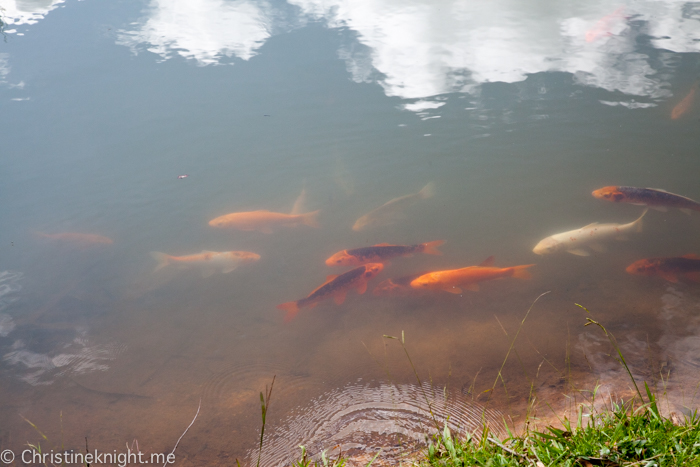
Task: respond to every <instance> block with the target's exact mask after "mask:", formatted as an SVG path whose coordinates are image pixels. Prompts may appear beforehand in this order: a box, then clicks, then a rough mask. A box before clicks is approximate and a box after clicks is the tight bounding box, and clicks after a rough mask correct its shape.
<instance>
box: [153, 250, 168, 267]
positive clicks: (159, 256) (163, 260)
mask: <svg viewBox="0 0 700 467" xmlns="http://www.w3.org/2000/svg"><path fill="white" fill-rule="evenodd" d="M151 257H152V258H153V259H154V260H156V261H158V266H156V268H155V269H154V270H153V272H156V271H159V270H161V269H163V268H164V267H165V266H167V265H168V264H170V255H166V254H165V253H161V252H160V251H152V252H151Z"/></svg>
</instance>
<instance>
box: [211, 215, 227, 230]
mask: <svg viewBox="0 0 700 467" xmlns="http://www.w3.org/2000/svg"><path fill="white" fill-rule="evenodd" d="M224 217H225V216H219V217H217V218H216V219H212V220H210V221H209V225H210V226H212V227H223V226H224V225H225V224H226V221H225V219H224Z"/></svg>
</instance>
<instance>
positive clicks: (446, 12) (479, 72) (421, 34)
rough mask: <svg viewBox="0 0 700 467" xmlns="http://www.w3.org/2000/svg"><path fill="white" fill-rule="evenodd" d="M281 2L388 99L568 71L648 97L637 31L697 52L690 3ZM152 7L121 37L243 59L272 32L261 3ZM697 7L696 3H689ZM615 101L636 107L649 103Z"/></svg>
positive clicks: (648, 69)
mask: <svg viewBox="0 0 700 467" xmlns="http://www.w3.org/2000/svg"><path fill="white" fill-rule="evenodd" d="M627 1H628V3H629V4H626V3H624V2H610V1H607V2H606V1H597V2H584V3H581V2H576V1H574V0H565V1H561V0H558V1H554V0H533V1H529V2H514V1H512V0H494V1H491V2H474V1H465V0H440V1H434V0H412V1H411V0H409V1H397V0H288V3H289V4H291V5H294V6H296V7H297V8H298V9H299V11H300V12H301V16H302V17H306V18H312V19H315V20H318V21H322V22H324V23H325V24H326V25H327V26H328V27H330V28H347V29H349V30H351V31H353V32H354V33H355V36H356V39H357V42H356V43H353V44H349V45H345V46H343V47H342V48H341V50H339V56H340V58H342V59H343V60H345V61H346V63H347V68H348V71H349V73H350V74H351V77H352V79H353V80H354V81H356V82H368V81H376V82H378V83H379V84H380V85H381V86H382V87H383V88H384V91H385V93H386V95H388V96H396V97H400V98H403V99H411V100H413V99H416V100H419V102H417V103H415V104H409V106H406V107H405V108H407V109H409V110H416V109H413V108H411V105H415V106H417V108H420V110H425V109H426V108H427V107H425V105H426V102H427V101H426V100H425V99H426V98H430V97H433V96H437V95H440V94H445V93H449V92H460V91H461V92H469V91H472V90H474V88H476V87H478V86H479V85H481V84H483V83H489V82H505V83H514V82H519V81H523V80H525V79H526V78H527V76H528V75H529V74H533V73H540V72H546V71H559V72H566V73H570V74H571V75H573V77H574V79H575V81H576V82H578V83H579V84H582V85H586V86H592V87H597V88H602V89H604V90H607V91H610V92H620V93H624V94H627V95H631V96H641V97H644V98H647V99H650V100H658V99H661V98H665V97H668V96H670V92H669V90H668V83H667V82H666V80H667V79H668V77H666V78H664V77H663V76H665V74H664V73H659V71H658V70H657V69H655V68H654V67H653V66H652V64H651V61H650V58H649V57H648V56H647V55H645V54H643V53H640V52H639V48H640V41H639V38H640V37H642V36H648V37H649V38H650V41H651V42H650V43H651V45H652V46H654V47H657V48H663V49H667V50H670V51H672V52H700V8H699V7H697V4H693V3H688V2H681V1H675V0H641V1H631V0H627ZM151 7H152V8H151V14H150V16H149V17H148V18H147V19H146V20H145V21H144V23H143V25H141V26H140V27H138V28H137V29H136V30H134V31H130V32H124V33H123V34H122V39H121V43H122V44H125V45H129V46H130V47H132V48H133V49H134V50H136V49H137V46H138V45H139V44H147V45H146V47H148V50H150V51H152V52H154V53H157V54H159V55H161V56H162V57H163V58H167V57H169V56H170V55H171V54H172V53H174V52H176V53H178V54H180V55H182V56H184V57H187V58H191V59H194V60H196V61H197V62H198V63H199V64H202V65H207V64H212V63H217V62H218V61H219V60H220V59H221V58H222V57H231V56H236V57H239V58H242V59H244V60H246V59H249V58H250V57H252V56H253V55H255V53H257V50H258V49H259V47H260V46H261V45H262V44H263V43H264V42H265V41H266V40H267V38H268V37H270V31H271V30H273V27H275V25H273V24H272V23H273V19H272V18H274V17H275V15H274V14H270V11H271V6H270V5H269V4H268V3H266V2H255V3H254V2H252V1H247V0H239V1H234V2H231V1H226V0H197V1H185V0H173V1H164V0H153V2H152V3H151ZM694 8H695V9H694ZM619 105H625V106H626V107H628V108H640V107H644V106H645V105H647V106H649V105H653V104H651V103H648V102H647V103H637V104H634V105H626V104H623V103H620V104H619Z"/></svg>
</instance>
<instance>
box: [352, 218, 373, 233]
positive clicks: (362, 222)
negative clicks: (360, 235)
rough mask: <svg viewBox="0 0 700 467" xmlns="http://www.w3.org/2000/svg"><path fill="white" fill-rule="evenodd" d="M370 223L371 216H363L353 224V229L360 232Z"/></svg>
mask: <svg viewBox="0 0 700 467" xmlns="http://www.w3.org/2000/svg"><path fill="white" fill-rule="evenodd" d="M368 224H369V218H368V217H367V216H362V217H360V218H359V219H357V220H356V221H355V224H354V225H353V226H352V230H354V231H355V232H359V231H360V230H362V229H364V228H365V227H367V225H368Z"/></svg>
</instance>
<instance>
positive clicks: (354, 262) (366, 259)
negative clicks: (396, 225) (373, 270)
mask: <svg viewBox="0 0 700 467" xmlns="http://www.w3.org/2000/svg"><path fill="white" fill-rule="evenodd" d="M443 243H445V241H444V240H436V241H434V242H427V243H420V244H418V245H389V244H388V243H380V244H378V245H374V246H367V247H364V248H353V249H352V250H343V251H339V252H338V253H336V254H334V255H333V256H331V257H330V258H328V259H327V260H326V265H327V266H359V265H361V264H366V263H377V262H385V261H387V260H389V259H391V258H395V257H397V256H412V255H413V254H414V253H425V254H428V255H442V252H440V251H439V250H438V249H437V247H439V246H440V245H442V244H443Z"/></svg>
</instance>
